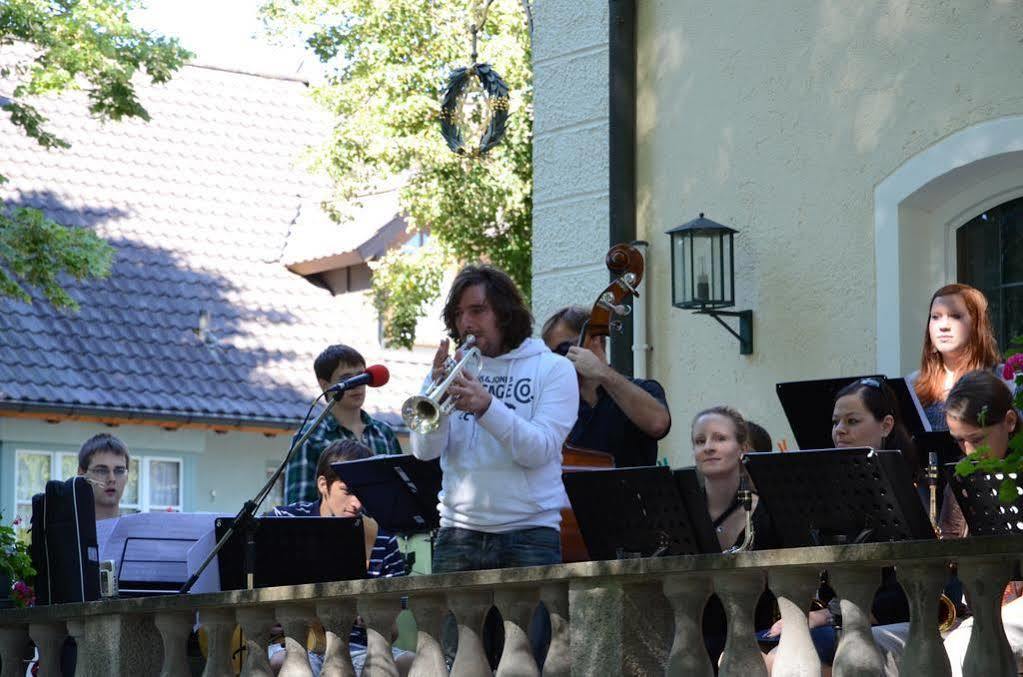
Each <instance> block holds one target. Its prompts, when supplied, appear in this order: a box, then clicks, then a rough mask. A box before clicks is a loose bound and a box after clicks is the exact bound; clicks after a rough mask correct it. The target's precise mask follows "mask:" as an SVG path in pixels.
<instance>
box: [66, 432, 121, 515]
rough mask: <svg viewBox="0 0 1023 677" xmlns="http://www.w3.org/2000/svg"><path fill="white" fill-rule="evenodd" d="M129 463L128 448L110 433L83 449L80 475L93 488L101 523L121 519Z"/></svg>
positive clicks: (83, 446) (79, 460)
mask: <svg viewBox="0 0 1023 677" xmlns="http://www.w3.org/2000/svg"><path fill="white" fill-rule="evenodd" d="M129 461H130V456H129V454H128V447H127V446H125V444H124V442H122V441H121V440H119V439H117V438H116V437H114V436H113V435H110V434H108V433H101V434H99V435H94V436H93V437H90V438H89V439H88V440H86V441H85V444H83V445H82V448H81V449H80V450H79V452H78V474H79V475H82V476H84V477H85V478H86V479H87V480H88V481H89V484H91V485H92V495H93V500H94V502H95V505H96V521H97V522H98V521H99V520H105V519H110V518H112V517H119V516H120V514H121V496H123V495H124V488H125V486H127V484H128V467H129Z"/></svg>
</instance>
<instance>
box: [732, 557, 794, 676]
mask: <svg viewBox="0 0 1023 677" xmlns="http://www.w3.org/2000/svg"><path fill="white" fill-rule="evenodd" d="M714 591H715V592H717V595H718V597H719V598H721V604H722V606H724V607H725V617H726V618H727V619H728V636H727V638H726V639H725V650H724V653H723V654H722V656H721V666H720V670H719V671H718V674H719V675H722V677H729V676H730V675H736V676H737V677H767V664H766V663H765V662H764V656H763V654H761V653H760V647H759V646H758V645H757V640H756V633H755V630H754V627H753V614H754V612H755V611H756V608H757V600H759V599H760V595H761V594H762V593H763V592H764V575H763V574H762V573H761V572H759V571H741V570H740V571H730V572H726V571H723V570H722V571H717V572H715V577H714ZM804 623H805V620H804Z"/></svg>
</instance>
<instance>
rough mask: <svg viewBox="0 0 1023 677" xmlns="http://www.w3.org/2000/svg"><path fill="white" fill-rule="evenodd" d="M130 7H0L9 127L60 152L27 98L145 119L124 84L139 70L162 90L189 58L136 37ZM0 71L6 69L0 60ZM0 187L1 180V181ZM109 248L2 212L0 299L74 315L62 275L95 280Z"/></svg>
mask: <svg viewBox="0 0 1023 677" xmlns="http://www.w3.org/2000/svg"><path fill="white" fill-rule="evenodd" d="M138 4H139V2H138V0H4V2H0V47H5V46H6V47H10V46H11V45H16V47H14V48H10V49H9V54H14V55H16V56H17V55H22V54H23V55H24V56H22V57H20V59H19V60H18V61H15V62H14V63H12V64H8V65H3V67H2V68H0V77H3V78H12V79H13V80H14V81H16V82H17V83H18V84H17V86H16V87H15V88H14V91H13V94H12V98H11V99H7V100H3V99H0V101H2V105H0V109H2V110H3V111H5V112H6V113H7V114H8V116H9V119H10V121H11V123H12V124H13V125H15V126H16V127H19V128H20V129H21V130H22V131H23V132H24V133H25V134H26V135H27V136H28V137H30V138H32V139H35V141H36V142H37V143H39V144H40V145H41V146H43V147H44V148H47V149H50V150H55V149H62V148H68V147H69V144H68V142H67V141H66V140H64V139H62V138H60V137H59V136H57V135H55V134H53V133H52V132H50V131H48V130H47V126H46V125H47V122H48V121H47V119H46V118H45V117H44V116H43V115H42V113H40V112H39V110H38V109H37V108H36V107H35V106H34V105H33V104H32V103H31V101H32V100H33V97H40V96H46V95H54V94H58V93H61V92H64V91H68V90H83V91H85V93H86V96H87V98H88V109H89V112H90V113H91V114H92V115H94V116H95V117H97V118H99V119H101V120H115V121H116V120H121V119H123V118H130V117H136V118H141V119H143V120H149V114H148V113H147V112H146V109H145V108H144V107H143V106H142V104H141V103H140V102H139V100H138V96H137V95H136V92H135V87H134V85H133V82H132V79H133V78H134V77H135V75H136V74H137V73H139V72H144V73H145V74H146V75H147V76H148V77H149V79H150V80H152V81H153V82H154V83H157V84H160V83H164V82H167V81H168V80H169V79H170V78H171V75H172V74H173V73H174V72H175V71H176V70H177V69H179V68H180V67H181V66H182V64H183V63H184V61H185V59H187V58H189V57H190V56H191V54H189V53H188V52H187V51H186V50H184V49H182V48H181V47H180V46H179V45H178V43H177V41H176V40H174V39H167V38H164V37H161V36H158V35H154V34H152V33H150V32H148V31H144V30H139V29H137V28H135V27H133V26H132V25H131V23H130V22H129V21H128V12H129V11H131V10H132V9H134V8H135V7H136V6H137V5H138ZM0 63H3V64H6V63H7V62H0ZM3 181H5V178H4V176H3V175H2V173H0V183H2V182H3ZM112 256H113V250H112V249H111V248H110V247H109V245H107V244H106V243H105V242H104V241H103V240H101V239H100V238H99V237H97V236H96V235H95V234H93V233H92V232H90V231H87V230H72V229H66V228H64V227H62V226H60V225H59V224H57V223H55V222H54V221H52V220H50V219H47V218H44V217H43V216H42V214H41V213H40V212H38V211H37V210H32V209H11V210H6V211H4V212H3V213H0V295H2V296H10V297H14V298H17V299H20V300H22V301H26V302H28V301H30V296H29V293H28V290H26V287H36V288H38V289H39V291H40V292H41V294H42V296H43V297H44V298H46V299H47V300H48V301H49V302H50V303H52V304H53V305H54V306H56V307H70V308H75V307H76V304H75V302H74V300H73V299H72V298H71V297H70V296H69V295H68V294H67V293H66V292H65V291H64V290H63V288H62V287H61V285H60V275H61V274H62V273H67V274H69V275H71V276H72V277H74V278H77V279H81V278H83V277H102V276H104V275H106V274H107V273H108V272H109V269H110V262H111V260H112Z"/></svg>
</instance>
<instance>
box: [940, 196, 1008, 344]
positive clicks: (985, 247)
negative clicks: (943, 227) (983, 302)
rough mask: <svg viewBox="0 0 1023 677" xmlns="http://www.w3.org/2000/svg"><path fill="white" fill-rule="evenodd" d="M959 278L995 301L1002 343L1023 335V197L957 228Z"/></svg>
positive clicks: (994, 317) (993, 312)
mask: <svg viewBox="0 0 1023 677" xmlns="http://www.w3.org/2000/svg"><path fill="white" fill-rule="evenodd" d="M956 267H957V271H956V277H957V278H958V280H959V281H960V282H962V283H964V284H968V285H972V286H974V287H976V288H977V289H980V290H981V291H983V292H984V294H985V295H986V296H987V298H988V301H989V302H990V304H991V321H992V323H993V324H994V327H995V334H996V335H997V336H998V345H999V346H1000V347H1001V348H1002V350H1005V349H1007V348H1008V347H1009V341H1011V340H1012V339H1013V338H1015V337H1017V336H1023V198H1017V199H1015V200H1009V201H1008V202H1003V203H1002V204H1000V205H998V206H997V207H992V208H991V209H988V210H987V211H985V212H984V213H982V214H980V215H979V216H976V217H974V218H972V219H970V220H969V221H967V222H966V223H964V224H963V225H962V226H960V227H959V228H958V229H957V230H956Z"/></svg>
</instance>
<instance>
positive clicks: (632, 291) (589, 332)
mask: <svg viewBox="0 0 1023 677" xmlns="http://www.w3.org/2000/svg"><path fill="white" fill-rule="evenodd" d="M604 263H605V264H606V265H607V269H608V270H609V271H610V272H611V273H612V274H613V275H615V278H614V279H613V280H612V282H611V284H609V285H608V286H607V287H606V288H605V289H604V291H602V292H600V295H598V296H597V300H596V301H595V302H594V304H593V308H592V309H591V311H590V317H589V318H588V319H587V320H586V322H584V323H583V328H582V331H581V332H580V333H579V340H578V341H577V343H576V345H578V346H583V345H585V344H586V342H587V341H588V340H589V339H590V338H592V337H594V336H610V335H611V332H612V331H620V330H621V327H622V320H621V319H619V318H623V317H627V316H628V315H629V314H630V313H631V311H632V308H631V306H628V305H625V303H624V301H626V300H628V299H629V298H630V297H632V296H639V293H638V292H637V291H636V287H638V286H639V283H640V282H642V281H643V254H641V253H640V251H639V250H638V249H636V248H635V247H633V246H632V245H628V244H616V245H615V246H613V247H611V249H609V250H608V252H607V255H606V256H605V257H604ZM561 464H562V467H561V470H562V473H566V472H579V471H585V470H592V469H594V468H613V467H614V465H615V463H614V456H612V455H611V454H609V453H606V452H603V451H595V450H593V449H583V448H581V447H576V446H573V445H572V444H571V443H569V442H567V441H566V442H565V445H564V447H563V448H562V460H561ZM561 558H562V561H564V562H566V563H567V562H587V561H589V559H590V554H589V552H588V551H587V549H586V544H585V543H584V542H583V537H582V533H581V532H580V531H579V522H578V521H577V520H576V518H575V513H574V512H572V509H571V508H566V509H565V510H562V511H561Z"/></svg>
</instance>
